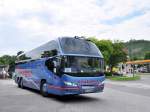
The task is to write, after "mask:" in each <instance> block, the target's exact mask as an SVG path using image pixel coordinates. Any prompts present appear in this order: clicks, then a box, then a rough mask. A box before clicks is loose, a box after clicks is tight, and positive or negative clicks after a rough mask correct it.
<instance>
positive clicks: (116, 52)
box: [109, 41, 127, 68]
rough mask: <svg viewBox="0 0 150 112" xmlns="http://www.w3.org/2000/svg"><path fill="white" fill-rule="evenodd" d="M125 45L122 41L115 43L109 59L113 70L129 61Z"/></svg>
mask: <svg viewBox="0 0 150 112" xmlns="http://www.w3.org/2000/svg"><path fill="white" fill-rule="evenodd" d="M124 48H125V46H124V44H123V43H122V42H121V41H115V42H114V43H113V52H112V54H111V55H110V58H109V64H110V66H111V68H113V67H114V66H116V65H117V64H118V63H119V62H125V61H127V53H126V52H125V51H124Z"/></svg>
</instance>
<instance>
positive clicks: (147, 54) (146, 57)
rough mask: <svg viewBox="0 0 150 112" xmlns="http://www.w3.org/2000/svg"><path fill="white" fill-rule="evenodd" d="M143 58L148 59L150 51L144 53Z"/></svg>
mask: <svg viewBox="0 0 150 112" xmlns="http://www.w3.org/2000/svg"><path fill="white" fill-rule="evenodd" d="M144 59H150V51H149V52H146V53H145V57H144Z"/></svg>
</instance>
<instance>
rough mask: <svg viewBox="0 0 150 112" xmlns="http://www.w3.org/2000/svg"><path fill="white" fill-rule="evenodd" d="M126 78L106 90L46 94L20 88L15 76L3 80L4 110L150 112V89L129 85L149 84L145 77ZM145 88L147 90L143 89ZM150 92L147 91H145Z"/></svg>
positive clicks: (1, 106)
mask: <svg viewBox="0 0 150 112" xmlns="http://www.w3.org/2000/svg"><path fill="white" fill-rule="evenodd" d="M143 78H144V79H142V80H140V81H135V82H133V81H132V82H131V81H130V82H128V83H127V82H124V83H125V84H126V85H125V84H124V83H123V84H124V85H120V83H122V82H117V83H118V84H117V83H116V82H115V83H114V82H112V81H106V88H105V91H104V92H103V93H94V94H87V95H79V96H74V97H58V96H54V95H49V97H48V98H44V97H42V96H41V95H40V94H39V92H37V91H34V90H30V89H20V88H18V87H17V85H16V84H15V83H14V82H13V80H0V112H149V111H150V106H149V104H150V95H147V94H150V89H149V88H147V89H144V88H138V87H136V86H133V85H132V86H128V84H130V83H133V84H138V83H141V84H146V85H148V83H142V82H143V80H145V79H146V80H150V79H149V78H148V77H146V78H145V76H144V77H143ZM141 91H144V92H141ZM145 92H146V93H147V94H144V93H145Z"/></svg>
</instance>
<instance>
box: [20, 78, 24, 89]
mask: <svg viewBox="0 0 150 112" xmlns="http://www.w3.org/2000/svg"><path fill="white" fill-rule="evenodd" d="M20 87H21V88H22V89H24V85H23V78H21V79H20Z"/></svg>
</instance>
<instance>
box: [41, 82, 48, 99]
mask: <svg viewBox="0 0 150 112" xmlns="http://www.w3.org/2000/svg"><path fill="white" fill-rule="evenodd" d="M40 93H41V95H42V96H44V97H47V96H48V92H47V83H46V81H42V82H41V86H40Z"/></svg>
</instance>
